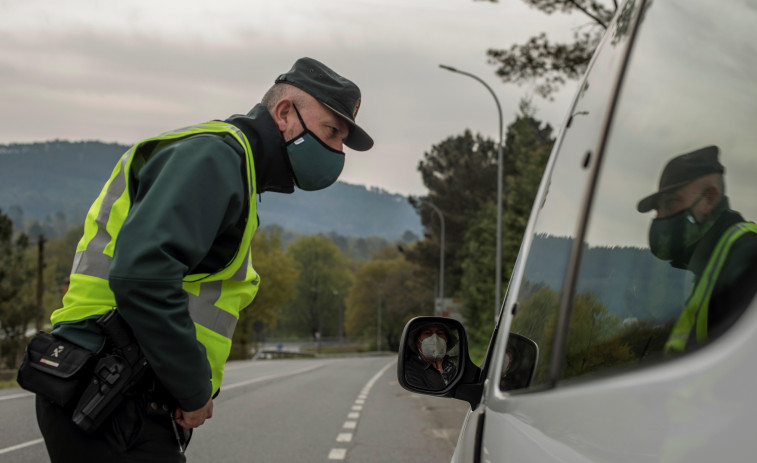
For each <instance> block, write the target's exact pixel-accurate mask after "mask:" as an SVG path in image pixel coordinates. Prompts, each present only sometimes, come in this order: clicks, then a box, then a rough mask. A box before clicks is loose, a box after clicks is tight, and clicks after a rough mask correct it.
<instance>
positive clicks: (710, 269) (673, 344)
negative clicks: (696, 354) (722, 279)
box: [665, 222, 757, 353]
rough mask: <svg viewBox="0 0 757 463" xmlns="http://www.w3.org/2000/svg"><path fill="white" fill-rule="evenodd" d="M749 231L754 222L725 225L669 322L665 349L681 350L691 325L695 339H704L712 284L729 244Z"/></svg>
mask: <svg viewBox="0 0 757 463" xmlns="http://www.w3.org/2000/svg"><path fill="white" fill-rule="evenodd" d="M749 232H751V233H757V224H754V223H749V222H742V223H737V224H735V225H732V226H731V227H730V228H728V230H726V232H725V233H724V234H723V236H721V237H720V240H718V244H717V245H716V246H715V249H714V250H713V252H712V255H711V256H710V260H709V261H708V262H707V266H706V267H705V269H704V272H703V273H702V276H701V277H700V278H699V281H698V282H697V284H696V286H694V288H693V290H692V291H691V295H690V296H689V300H688V301H687V302H686V307H684V309H683V312H681V315H680V316H679V317H678V321H677V322H676V324H675V325H674V326H673V331H671V333H670V336H669V337H668V340H667V342H666V343H665V353H672V352H683V351H684V349H685V348H686V343H687V342H688V340H689V336H691V331H692V329H694V327H695V325H696V340H697V343H698V344H702V343H704V342H706V341H707V317H708V312H709V306H710V298H711V297H712V291H713V290H714V289H715V284H716V283H717V281H718V276H719V275H720V271H721V270H722V269H723V265H725V261H726V258H727V257H728V253H729V252H730V250H731V246H733V243H735V242H736V240H738V239H739V238H741V237H742V236H743V235H744V234H746V233H749Z"/></svg>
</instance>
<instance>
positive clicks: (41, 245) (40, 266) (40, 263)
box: [37, 235, 45, 331]
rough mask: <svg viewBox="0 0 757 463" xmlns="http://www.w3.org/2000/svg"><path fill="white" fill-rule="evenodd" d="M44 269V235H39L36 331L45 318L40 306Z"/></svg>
mask: <svg viewBox="0 0 757 463" xmlns="http://www.w3.org/2000/svg"><path fill="white" fill-rule="evenodd" d="M44 269H45V237H44V236H43V235H39V240H38V241H37V331H42V319H43V318H45V308H44V307H43V306H42V295H43V293H44V284H43V281H44V273H45V272H44Z"/></svg>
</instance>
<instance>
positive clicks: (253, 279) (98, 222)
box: [51, 121, 260, 394]
mask: <svg viewBox="0 0 757 463" xmlns="http://www.w3.org/2000/svg"><path fill="white" fill-rule="evenodd" d="M197 134H214V135H218V136H221V137H224V136H226V135H231V136H233V137H234V139H235V140H236V141H237V142H239V144H240V146H242V147H243V148H244V151H245V155H246V172H247V185H249V188H250V191H248V192H247V193H249V197H250V198H251V199H250V201H247V203H248V204H249V210H248V211H247V214H248V217H247V223H246V226H245V230H244V234H243V237H242V240H241V242H240V244H239V249H238V250H237V252H236V254H235V256H234V258H233V259H232V260H231V262H229V263H228V264H227V265H226V267H224V268H223V269H220V270H218V271H217V272H215V273H203V274H192V275H186V276H185V277H184V279H183V283H182V288H183V289H184V291H185V292H186V293H187V297H188V307H187V308H188V310H189V315H190V316H191V317H192V320H193V322H194V324H195V330H196V332H197V340H198V341H199V342H200V343H202V344H203V346H204V347H205V351H206V352H207V357H208V362H209V363H210V369H211V373H212V378H211V382H212V385H213V394H215V393H216V392H217V391H218V389H219V387H220V385H221V381H222V380H223V371H224V366H225V363H226V360H227V359H228V357H229V353H230V351H231V339H232V335H233V333H234V328H235V326H236V323H237V321H238V320H239V312H240V311H241V310H242V309H243V308H245V307H247V306H248V305H250V303H251V302H252V300H253V298H254V297H255V295H256V294H257V292H258V287H259V282H260V277H259V276H258V274H257V273H256V272H255V269H253V268H252V263H251V260H250V257H251V248H250V245H251V241H252V236H253V234H254V233H255V230H256V229H257V225H258V222H257V205H256V203H255V200H254V198H255V191H256V185H255V169H254V161H253V158H252V148H251V147H250V144H249V141H248V140H247V138H246V137H245V136H244V134H243V133H242V132H241V131H240V130H239V129H238V128H236V127H235V126H233V125H231V124H229V123H226V122H221V121H210V122H206V123H203V124H199V125H195V126H191V127H185V128H182V129H178V130H174V131H171V132H166V133H163V134H161V135H159V136H157V137H154V138H148V139H146V140H143V141H141V142H139V143H137V144H136V145H134V146H133V147H131V149H129V150H128V151H127V152H126V153H125V154H124V155H123V156H122V157H121V159H120V161H119V162H118V164H117V165H116V167H115V168H114V169H113V172H112V174H111V176H110V179H109V180H108V181H107V183H106V184H105V186H104V187H103V189H102V191H101V192H100V195H99V196H98V197H97V199H96V200H95V202H94V203H93V204H92V206H91V207H90V209H89V212H88V213H87V217H86V219H85V222H84V235H83V236H82V238H81V240H80V241H79V244H78V245H77V247H76V255H75V257H74V263H73V267H72V269H71V277H70V278H71V283H70V286H69V289H68V292H67V293H66V295H65V296H64V297H63V307H62V308H60V309H58V310H56V311H54V312H53V314H52V316H51V321H52V323H53V326H55V325H56V324H58V323H61V322H70V321H77V320H82V319H84V318H89V317H93V316H98V315H102V314H104V313H105V312H107V311H109V310H111V309H113V308H114V307H115V306H116V300H115V297H114V295H113V292H112V291H111V290H110V287H109V285H108V272H109V269H110V264H111V261H112V259H113V250H114V248H115V244H116V239H117V238H118V232H119V231H120V229H121V226H122V225H123V223H124V221H125V220H126V216H127V214H128V212H129V208H130V206H131V198H130V197H129V182H130V173H131V172H132V171H133V170H134V169H139V168H140V167H141V166H143V165H144V164H145V163H146V162H147V160H148V159H149V157H150V155H151V154H152V153H154V152H155V151H156V150H157V149H159V148H162V147H165V146H167V145H168V144H171V143H174V142H176V141H178V140H181V139H184V138H186V137H189V136H192V135H197Z"/></svg>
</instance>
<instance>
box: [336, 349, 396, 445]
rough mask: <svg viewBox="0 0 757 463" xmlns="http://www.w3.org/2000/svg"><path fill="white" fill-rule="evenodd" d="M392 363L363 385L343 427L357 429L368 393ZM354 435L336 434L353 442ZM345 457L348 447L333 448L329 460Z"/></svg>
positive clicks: (344, 439) (339, 439)
mask: <svg viewBox="0 0 757 463" xmlns="http://www.w3.org/2000/svg"><path fill="white" fill-rule="evenodd" d="M392 365H394V362H390V363H388V364H387V365H386V366H384V368H382V369H381V370H380V371H379V372H378V373H376V374H375V375H373V378H371V379H370V380H369V381H368V382H367V383H365V386H363V389H361V390H360V394H359V395H358V396H357V397H358V398H357V399H355V404H354V405H353V406H352V408H351V409H352V411H351V412H349V413H348V414H347V419H348V421H345V422H344V424H343V425H342V429H357V420H358V419H360V413H359V412H360V411H362V410H363V404H364V403H365V400H366V399H367V398H368V394H369V393H370V392H371V388H372V387H373V385H374V384H375V383H376V381H378V379H379V378H380V377H381V375H383V374H384V372H386V370H388V369H389V367H391V366H392ZM352 436H353V433H350V432H342V433H339V434H338V435H337V436H336V441H337V442H352ZM345 458H347V449H345V448H333V449H331V451H330V452H329V460H344V459H345Z"/></svg>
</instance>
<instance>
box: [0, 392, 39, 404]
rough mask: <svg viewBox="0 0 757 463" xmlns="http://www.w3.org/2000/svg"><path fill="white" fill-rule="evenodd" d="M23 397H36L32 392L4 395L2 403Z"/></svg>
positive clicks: (0, 400)
mask: <svg viewBox="0 0 757 463" xmlns="http://www.w3.org/2000/svg"><path fill="white" fill-rule="evenodd" d="M22 397H34V394H32V393H31V392H22V393H20V394H11V395H4V396H2V397H0V402H2V401H3V400H12V399H20V398H22Z"/></svg>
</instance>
